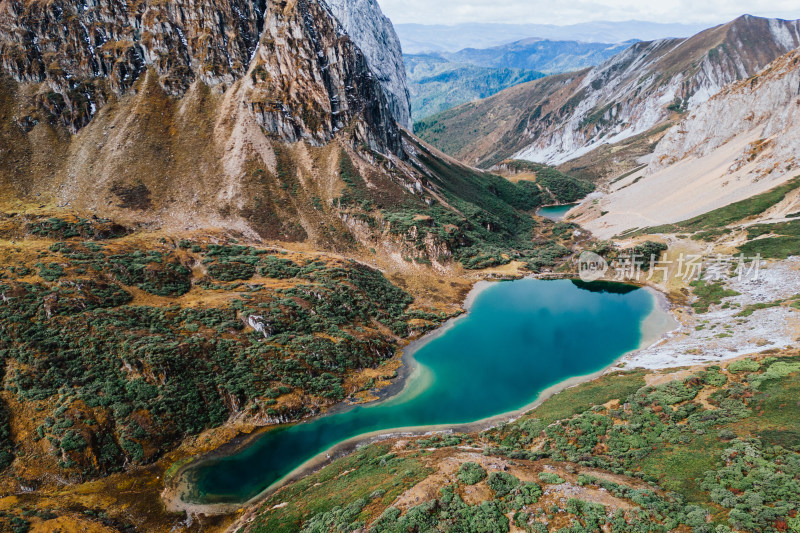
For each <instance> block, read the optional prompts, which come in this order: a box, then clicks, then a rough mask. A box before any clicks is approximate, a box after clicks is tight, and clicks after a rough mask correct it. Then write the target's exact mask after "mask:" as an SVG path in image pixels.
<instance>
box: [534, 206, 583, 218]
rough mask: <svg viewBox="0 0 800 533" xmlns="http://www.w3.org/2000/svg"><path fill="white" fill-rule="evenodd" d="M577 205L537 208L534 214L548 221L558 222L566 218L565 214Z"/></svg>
mask: <svg viewBox="0 0 800 533" xmlns="http://www.w3.org/2000/svg"><path fill="white" fill-rule="evenodd" d="M576 205H578V204H567V205H549V206H545V207H541V208H539V210H538V211H536V214H537V215H539V216H540V217H544V218H549V219H550V220H555V221H556V222H559V221H561V220H563V219H564V217H565V216H567V212H568V211H569V210H570V209H572V208H573V207H575V206H576Z"/></svg>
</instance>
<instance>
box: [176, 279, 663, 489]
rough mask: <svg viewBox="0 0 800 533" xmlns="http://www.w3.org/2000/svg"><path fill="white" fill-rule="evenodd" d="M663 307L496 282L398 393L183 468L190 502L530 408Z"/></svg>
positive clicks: (637, 297)
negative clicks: (342, 449)
mask: <svg viewBox="0 0 800 533" xmlns="http://www.w3.org/2000/svg"><path fill="white" fill-rule="evenodd" d="M656 311H659V308H658V306H657V302H656V298H655V296H654V295H653V294H652V293H651V292H649V291H647V290H644V289H640V288H637V287H633V286H629V285H619V284H612V283H583V282H580V281H570V280H558V281H543V280H534V279H522V280H517V281H510V282H502V283H492V284H490V286H489V287H488V288H486V289H485V290H483V291H481V292H480V293H479V294H478V295H477V297H476V298H475V299H474V301H473V302H472V304H471V307H470V309H469V313H467V314H466V315H464V316H462V317H460V318H458V319H456V320H454V321H452V322H451V323H449V324H448V326H447V327H445V328H444V329H443V330H442V331H441V332H439V334H438V335H434V336H433V337H432V338H431V340H429V341H427V342H424V343H422V344H421V345H420V346H419V348H418V349H416V350H415V351H413V362H411V363H412V364H413V371H412V372H411V374H410V376H409V377H408V379H407V380H406V383H405V386H404V388H403V389H402V391H401V392H399V393H398V394H397V395H395V396H394V397H391V398H388V399H386V400H383V401H380V402H377V403H374V404H368V405H361V406H353V407H350V408H347V409H346V410H342V411H339V412H336V413H334V414H328V415H323V416H320V417H318V418H315V419H311V420H309V421H307V422H303V423H299V424H294V425H286V426H280V427H276V428H275V429H272V430H270V431H267V432H265V433H263V434H262V435H260V436H258V437H257V438H256V439H255V440H254V442H253V443H251V444H249V445H248V446H247V447H245V448H243V449H240V450H236V451H235V452H233V453H232V454H231V455H228V456H218V457H212V458H208V459H204V460H201V461H198V462H197V464H196V465H192V466H190V467H189V468H188V469H187V470H186V471H185V472H184V480H185V482H186V483H187V484H188V487H189V491H188V493H187V494H184V496H183V497H184V498H186V499H187V500H189V501H191V502H193V503H202V504H233V503H237V504H238V503H242V502H245V501H248V500H250V499H252V498H253V497H255V496H257V495H258V494H260V493H261V492H263V491H264V490H265V489H268V488H269V487H270V486H271V485H273V484H275V483H276V482H279V481H280V480H281V479H283V478H285V477H286V476H287V475H289V474H290V473H292V471H294V470H295V469H297V468H298V467H300V466H301V465H303V464H304V463H307V462H308V461H310V460H312V459H314V458H315V457H318V456H319V455H320V454H324V453H325V452H326V451H329V450H331V448H333V447H334V446H336V445H338V444H341V443H343V442H345V441H349V440H351V439H354V438H356V437H360V436H365V435H374V434H375V433H379V432H383V433H388V432H394V431H398V432H400V431H402V430H403V429H404V428H406V429H407V428H415V429H419V428H421V427H430V426H442V425H454V426H456V425H463V424H469V423H474V422H478V421H481V420H486V419H490V418H493V417H496V416H499V415H502V414H504V413H511V412H514V411H518V410H520V409H523V408H525V407H526V406H530V405H531V404H532V403H533V402H534V401H536V398H537V396H538V395H539V394H540V393H541V392H542V391H543V390H545V389H547V388H548V387H551V386H553V385H556V384H558V383H561V382H564V381H565V380H567V379H569V378H574V377H577V376H585V375H588V374H593V373H596V372H598V371H601V370H603V369H604V368H606V367H608V366H609V365H610V364H612V363H613V362H614V361H615V360H617V359H618V358H619V357H621V356H622V355H624V354H625V353H627V352H629V351H631V350H635V349H637V348H638V347H639V346H640V343H641V342H642V339H643V329H644V328H643V324H645V322H646V319H647V318H648V316H650V315H651V313H654V312H656Z"/></svg>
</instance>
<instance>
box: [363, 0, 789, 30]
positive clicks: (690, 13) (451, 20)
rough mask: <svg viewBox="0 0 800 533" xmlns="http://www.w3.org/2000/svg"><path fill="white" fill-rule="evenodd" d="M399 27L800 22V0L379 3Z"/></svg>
mask: <svg viewBox="0 0 800 533" xmlns="http://www.w3.org/2000/svg"><path fill="white" fill-rule="evenodd" d="M378 2H379V3H380V5H381V8H382V9H383V11H384V13H386V15H387V16H388V17H389V18H391V19H392V22H394V23H395V24H401V23H409V22H415V23H420V24H458V23H462V22H502V23H514V24H520V23H533V24H557V25H567V24H576V23H580V22H590V21H600V20H603V21H606V20H609V21H625V20H646V21H651V22H670V23H673V22H683V23H709V24H717V23H721V22H726V21H729V20H732V19H734V18H736V17H738V16H739V15H742V14H745V13H748V14H750V15H756V16H763V17H779V18H786V19H796V18H800V6H798V2H797V0H704V1H703V0H701V1H699V2H698V1H697V0H659V1H657V2H655V1H653V0H645V1H642V0H569V1H564V0H561V1H558V0H555V1H554V0H505V1H503V0H501V1H498V0H378Z"/></svg>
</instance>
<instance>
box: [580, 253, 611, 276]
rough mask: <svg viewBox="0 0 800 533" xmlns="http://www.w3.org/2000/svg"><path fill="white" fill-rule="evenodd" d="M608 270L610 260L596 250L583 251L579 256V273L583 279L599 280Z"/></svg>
mask: <svg viewBox="0 0 800 533" xmlns="http://www.w3.org/2000/svg"><path fill="white" fill-rule="evenodd" d="M607 271H608V262H607V261H606V260H605V259H603V258H602V257H601V256H599V255H597V254H596V253H594V252H583V253H582V254H581V256H580V257H579V258H578V275H579V276H580V278H581V280H582V281H586V282H589V281H597V280H599V279H600V278H602V277H603V276H605V274H606V272H607Z"/></svg>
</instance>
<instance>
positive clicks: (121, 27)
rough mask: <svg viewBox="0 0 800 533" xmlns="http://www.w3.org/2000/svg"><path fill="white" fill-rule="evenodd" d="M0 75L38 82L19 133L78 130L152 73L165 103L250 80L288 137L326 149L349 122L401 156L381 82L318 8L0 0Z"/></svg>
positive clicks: (364, 137)
mask: <svg viewBox="0 0 800 533" xmlns="http://www.w3.org/2000/svg"><path fill="white" fill-rule="evenodd" d="M0 68H2V71H3V72H4V73H6V74H8V75H10V76H12V77H13V78H14V79H15V80H16V81H18V82H21V83H27V84H41V88H40V89H39V90H38V91H37V94H36V98H35V104H34V105H33V107H34V108H35V109H36V110H37V111H38V112H32V113H31V114H29V115H28V114H26V115H25V116H23V117H20V118H19V123H20V124H21V125H23V127H25V128H28V127H30V126H31V125H34V124H36V123H37V121H39V120H42V119H46V120H48V121H51V122H58V123H61V124H63V125H65V126H67V127H68V128H69V130H70V131H71V132H72V133H75V132H77V131H78V130H80V129H81V128H83V127H85V126H86V125H87V124H88V123H89V121H91V120H92V118H93V117H94V116H95V115H96V113H97V112H98V111H99V110H100V109H101V108H103V107H104V106H105V105H106V104H107V103H109V102H110V101H114V100H117V99H119V98H120V97H121V96H123V95H124V94H126V93H127V92H128V91H129V90H131V88H132V87H133V86H134V84H135V83H136V82H137V80H139V79H140V78H141V77H142V76H143V75H144V73H145V72H146V71H147V70H148V69H151V70H152V71H153V72H154V74H155V75H156V76H157V78H158V83H159V85H160V86H161V87H162V88H163V89H164V91H165V92H166V93H167V94H168V95H170V96H173V97H181V96H183V95H184V94H186V92H187V91H188V89H189V87H190V86H191V85H192V84H193V83H195V82H201V83H203V84H205V85H206V86H208V87H212V88H214V89H215V90H216V91H217V92H219V93H224V92H225V91H227V90H229V89H230V88H231V87H232V86H233V85H234V84H236V83H237V82H238V81H239V80H241V79H242V78H244V77H245V76H246V75H247V74H248V73H249V75H250V76H249V78H250V79H251V80H252V85H253V86H254V87H253V90H252V91H249V92H248V93H247V94H246V97H248V98H251V101H250V107H251V110H252V111H253V112H254V113H255V114H256V116H257V117H258V120H259V123H260V124H261V125H262V126H263V127H264V129H265V130H267V131H268V132H270V133H272V134H274V135H276V136H278V137H280V138H281V139H283V140H284V141H288V142H294V141H297V140H301V139H302V140H306V141H308V142H311V143H314V144H322V143H325V142H328V141H330V140H331V139H332V137H333V135H335V134H336V133H337V132H339V131H341V130H342V129H344V128H346V127H348V126H350V125H351V124H352V125H353V130H354V134H355V137H356V141H357V142H363V143H366V144H368V145H369V146H370V147H372V148H373V149H375V150H378V151H384V152H389V153H400V151H401V147H400V140H399V139H400V137H399V131H398V130H397V127H396V125H395V124H394V122H393V120H392V118H391V113H390V112H389V110H388V105H387V102H386V99H385V97H384V95H383V93H382V90H381V86H380V84H379V82H378V80H377V79H375V76H374V75H373V74H372V71H371V70H370V67H369V65H368V64H367V62H366V60H365V58H364V56H363V54H362V53H361V51H360V50H359V48H358V47H357V46H356V45H355V44H354V43H353V42H352V41H351V40H350V38H349V37H348V36H347V34H346V33H345V32H344V31H343V30H342V28H341V26H340V25H339V23H338V22H337V20H336V19H335V17H334V16H333V15H332V13H331V12H330V10H329V9H328V7H327V6H326V5H324V4H322V3H320V2H317V1H316V0H298V1H296V2H285V1H279V0H274V1H267V0H221V1H213V0H178V1H175V2H161V1H157V0H146V1H142V2H113V1H110V0H96V1H91V2H87V3H84V2H75V1H69V0H54V1H44V0H32V1H24V2H23V1H21V0H4V1H3V2H2V3H1V4H0Z"/></svg>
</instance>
